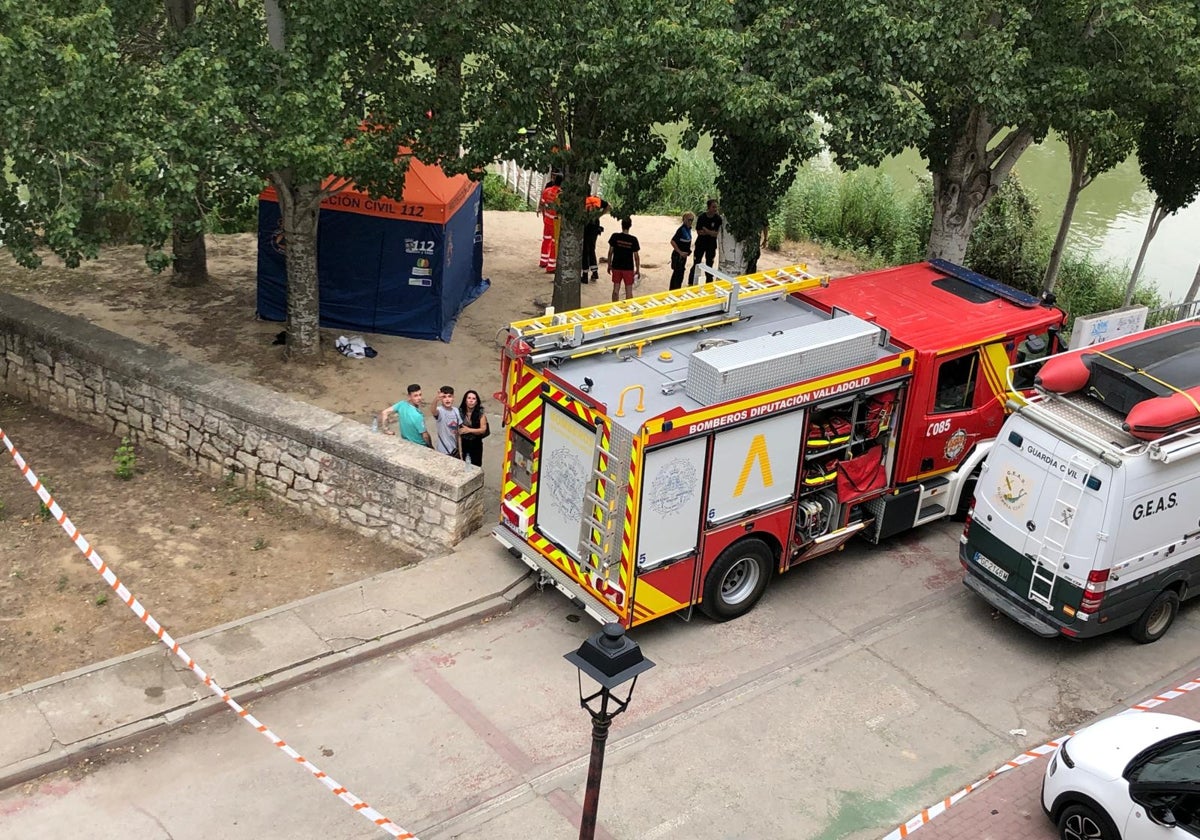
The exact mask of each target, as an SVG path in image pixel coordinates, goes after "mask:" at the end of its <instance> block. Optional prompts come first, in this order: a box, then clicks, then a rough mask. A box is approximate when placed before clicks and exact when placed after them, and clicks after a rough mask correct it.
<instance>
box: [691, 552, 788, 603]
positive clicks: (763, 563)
mask: <svg viewBox="0 0 1200 840" xmlns="http://www.w3.org/2000/svg"><path fill="white" fill-rule="evenodd" d="M774 560H775V558H774V556H773V555H772V554H771V549H769V548H767V546H766V544H765V543H764V542H763V541H762V540H755V539H749V540H742V541H741V542H738V543H734V544H733V545H731V546H729V548H727V549H725V550H724V551H722V552H721V556H720V557H718V558H717V562H715V563H713V565H712V568H711V569H709V570H708V576H707V577H706V578H705V579H704V600H703V601H701V602H700V609H701V610H702V611H703V612H704V614H705V615H707V616H708V617H709V618H711V619H712V620H713V621H729V620H730V619H731V618H737V617H738V616H740V615H745V614H746V613H748V612H750V608H751V607H753V606H754V605H755V604H757V603H758V599H759V598H761V597H762V594H763V592H764V591H765V590H766V588H767V583H768V582H769V581H770V579H771V567H772V565H773V563H774Z"/></svg>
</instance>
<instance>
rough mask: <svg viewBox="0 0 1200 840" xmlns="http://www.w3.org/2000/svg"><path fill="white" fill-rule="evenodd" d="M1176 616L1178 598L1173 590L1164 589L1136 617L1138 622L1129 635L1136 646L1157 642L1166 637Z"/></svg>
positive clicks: (1177, 612)
mask: <svg viewBox="0 0 1200 840" xmlns="http://www.w3.org/2000/svg"><path fill="white" fill-rule="evenodd" d="M1178 614H1179V596H1178V595H1177V594H1175V590H1173V589H1164V590H1163V591H1162V592H1159V593H1158V595H1157V596H1155V598H1154V600H1153V601H1151V602H1150V606H1148V607H1146V611H1145V612H1143V613H1142V614H1141V615H1140V616H1138V620H1137V621H1135V622H1134V624H1133V627H1131V628H1130V630H1129V634H1130V635H1131V636H1133V640H1134V641H1135V642H1137V643H1138V644H1142V645H1148V644H1150V643H1151V642H1157V641H1158V640H1159V639H1161V638H1162V637H1163V636H1164V635H1166V632H1167V630H1168V629H1170V627H1171V624H1172V623H1174V621H1175V616H1176V615H1178Z"/></svg>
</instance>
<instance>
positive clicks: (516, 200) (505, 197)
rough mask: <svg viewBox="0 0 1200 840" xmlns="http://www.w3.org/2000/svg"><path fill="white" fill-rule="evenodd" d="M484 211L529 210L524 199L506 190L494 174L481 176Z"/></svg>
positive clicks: (501, 181)
mask: <svg viewBox="0 0 1200 840" xmlns="http://www.w3.org/2000/svg"><path fill="white" fill-rule="evenodd" d="M483 209H484V210H529V209H530V207H529V205H528V204H526V203H525V199H524V198H522V197H521V196H519V195H517V194H516V193H515V192H513V191H512V190H510V189H509V188H508V184H506V183H504V179H503V178H501V177H500V176H499V175H497V174H496V173H494V172H489V173H487V174H486V175H484V176H483Z"/></svg>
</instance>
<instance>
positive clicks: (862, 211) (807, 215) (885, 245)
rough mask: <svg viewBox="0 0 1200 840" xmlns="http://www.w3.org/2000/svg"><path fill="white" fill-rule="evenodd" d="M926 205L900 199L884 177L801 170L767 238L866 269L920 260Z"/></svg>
mask: <svg viewBox="0 0 1200 840" xmlns="http://www.w3.org/2000/svg"><path fill="white" fill-rule="evenodd" d="M928 206H929V201H928V198H927V197H926V196H924V195H916V196H913V197H907V196H903V195H901V194H900V192H899V191H898V190H897V188H896V185H895V182H893V181H892V180H891V179H890V178H888V177H887V176H886V175H884V174H882V173H879V172H873V171H869V170H855V171H854V172H849V173H842V172H840V171H839V170H837V169H835V168H833V167H828V166H816V165H806V166H804V167H801V169H800V171H799V173H798V174H797V176H796V180H795V181H794V182H793V183H792V186H791V187H790V188H789V189H788V191H787V193H785V194H784V197H783V198H782V199H781V201H780V203H779V207H778V209H777V211H776V213H775V215H774V216H773V217H772V220H771V236H772V237H776V236H779V237H782V238H785V239H792V240H798V239H811V240H813V241H815V242H819V243H821V244H824V245H828V246H831V247H834V248H840V249H843V250H847V251H850V252H853V253H854V254H856V255H858V257H859V258H860V259H861V260H862V261H863V262H866V263H868V264H871V265H883V264H895V263H906V262H913V261H915V260H918V259H921V258H922V254H923V252H924V241H925V239H926V238H927V237H928V235H929V228H928V218H929V212H928Z"/></svg>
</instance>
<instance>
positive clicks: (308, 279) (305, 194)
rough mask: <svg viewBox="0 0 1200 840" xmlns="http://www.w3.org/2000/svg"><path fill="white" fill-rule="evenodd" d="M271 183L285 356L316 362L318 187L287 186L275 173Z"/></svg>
mask: <svg viewBox="0 0 1200 840" xmlns="http://www.w3.org/2000/svg"><path fill="white" fill-rule="evenodd" d="M271 183H272V185H274V187H275V191H276V193H278V197H279V212H280V215H281V216H282V220H283V239H284V247H285V249H286V251H285V256H286V259H287V313H288V317H287V355H288V357H289V358H305V359H316V358H318V357H319V356H320V353H321V330H320V320H321V299H320V289H319V286H318V280H317V221H318V219H319V218H320V209H321V184H320V183H319V182H316V181H310V182H307V183H303V184H295V185H293V184H292V183H291V177H290V175H289V174H288V173H281V172H275V173H272V175H271Z"/></svg>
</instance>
